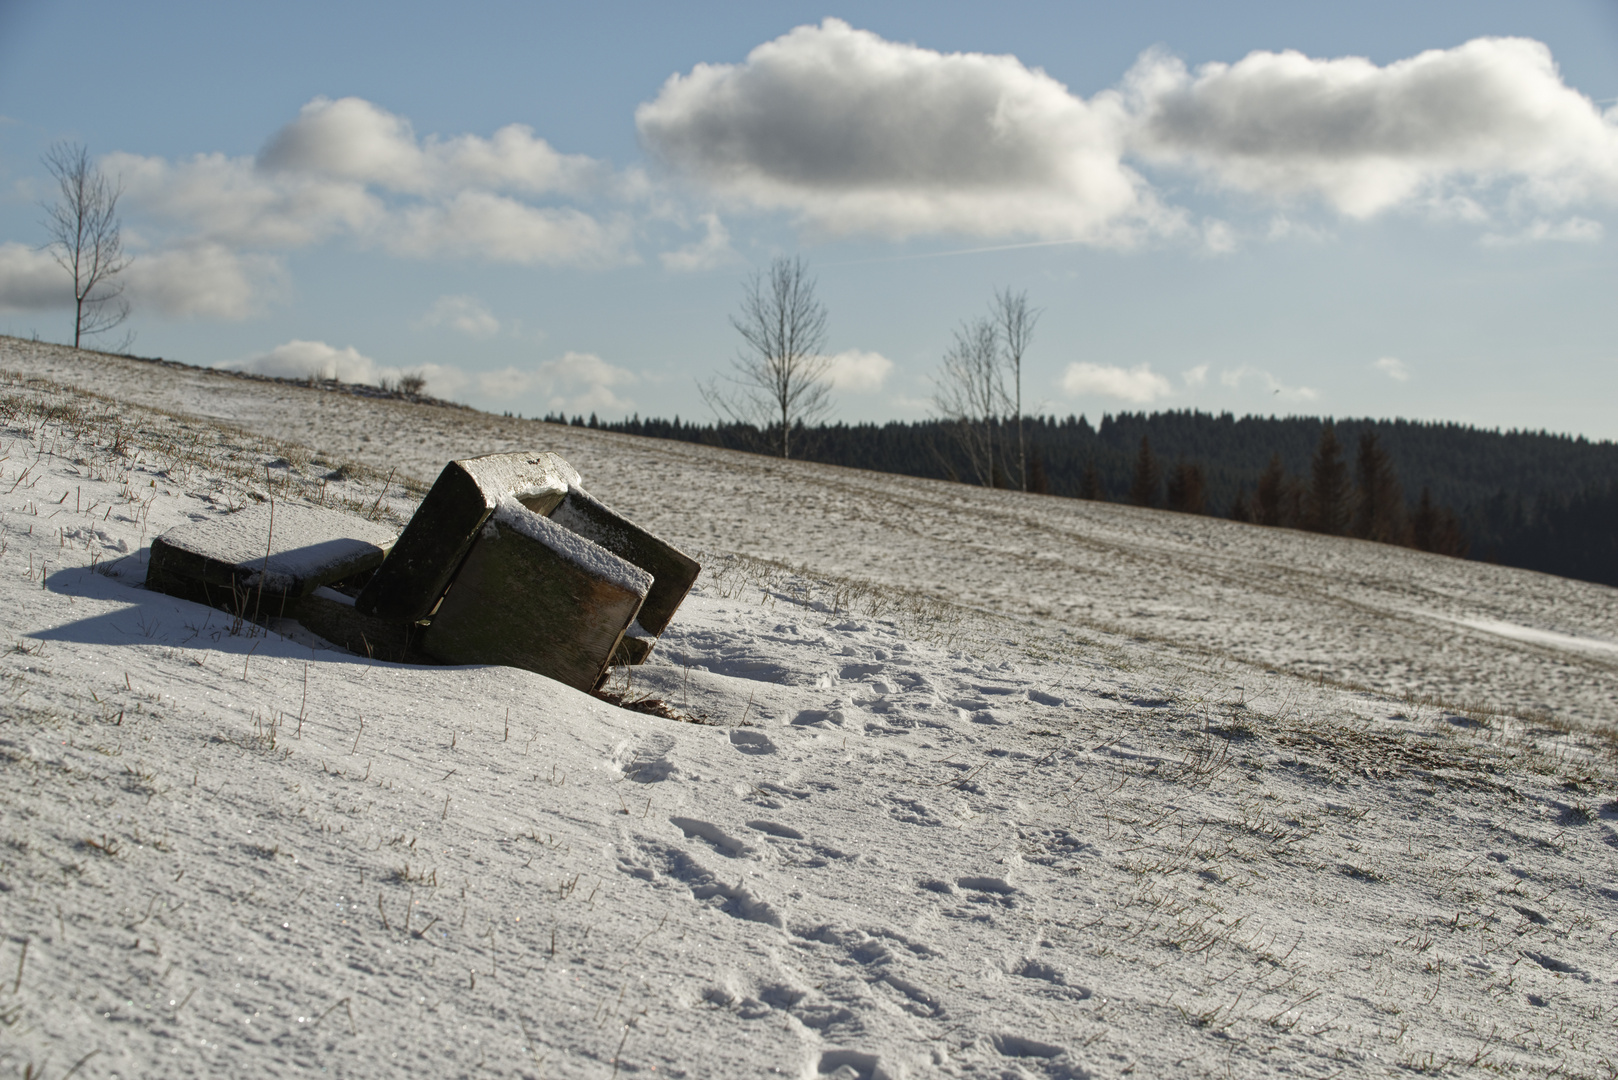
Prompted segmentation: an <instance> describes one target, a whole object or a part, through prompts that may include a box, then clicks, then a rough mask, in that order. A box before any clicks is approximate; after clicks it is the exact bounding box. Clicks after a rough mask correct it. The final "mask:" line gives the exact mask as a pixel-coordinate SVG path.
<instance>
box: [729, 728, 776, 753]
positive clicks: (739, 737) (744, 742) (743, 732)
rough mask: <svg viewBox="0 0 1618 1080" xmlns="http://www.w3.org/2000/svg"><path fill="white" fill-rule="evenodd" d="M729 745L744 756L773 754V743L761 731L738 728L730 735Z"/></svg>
mask: <svg viewBox="0 0 1618 1080" xmlns="http://www.w3.org/2000/svg"><path fill="white" fill-rule="evenodd" d="M730 745H732V746H734V747H735V748H736V749H738V750H740V751H741V752H742V753H744V754H773V753H775V743H774V741H772V740H771V739H770V737H769V736H768V735H766V734H764V733H763V732H762V731H748V730H747V729H746V728H740V729H737V730H736V731H732V732H731V733H730Z"/></svg>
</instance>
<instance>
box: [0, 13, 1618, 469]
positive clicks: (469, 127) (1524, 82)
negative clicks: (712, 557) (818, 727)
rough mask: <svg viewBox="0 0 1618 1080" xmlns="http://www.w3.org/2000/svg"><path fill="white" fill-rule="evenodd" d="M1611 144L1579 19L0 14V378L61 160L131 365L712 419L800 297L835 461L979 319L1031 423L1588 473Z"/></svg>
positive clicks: (34, 287) (1610, 89) (1600, 35)
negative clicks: (1319, 436)
mask: <svg viewBox="0 0 1618 1080" xmlns="http://www.w3.org/2000/svg"><path fill="white" fill-rule="evenodd" d="M828 20H831V21H828ZM64 57H70V58H71V59H70V60H64ZM704 65H705V66H704ZM1207 65H1214V66H1211V67H1210V66H1207ZM675 77H677V78H675ZM671 78H672V79H674V81H672V82H671V81H670V80H671ZM1615 106H1618V5H1614V4H1611V3H1609V2H1605V0H1599V2H1598V0H1586V2H1577V3H1573V2H1568V3H1540V4H1535V5H1524V4H1518V3H1512V4H1491V3H1480V2H1468V3H1440V2H1435V3H1424V4H1421V5H1408V4H1378V3H1367V4H1358V5H1352V6H1348V5H1326V4H1297V3H1289V4H1220V5H1210V4H1205V3H1200V4H1192V3H1186V4H1169V3H1164V4H1150V3H1146V4H1133V5H1112V4H1072V3H1069V4H1016V5H1003V6H997V7H995V8H993V9H991V8H990V7H989V6H988V5H983V4H970V5H969V4H938V3H928V4H903V3H884V4H881V5H861V4H852V5H847V4H845V5H840V6H838V7H836V8H826V7H811V6H808V5H804V4H795V3H782V4H734V5H720V4H708V5H703V6H701V7H691V8H688V9H680V8H677V7H675V6H672V5H653V4H645V5H638V4H598V5H593V6H591V7H590V9H589V10H588V11H579V10H575V6H574V5H516V4H509V5H493V4H467V5H460V6H457V7H456V8H455V9H454V10H453V11H452V10H450V9H449V8H447V7H446V6H444V5H410V4H394V5H387V6H380V5H378V6H362V5H314V4H297V3H291V4H281V5H276V6H274V7H273V8H272V7H269V6H245V5H243V6H227V5H204V4H164V3H154V4H143V5H127V4H123V5H114V4H104V3H91V4H87V5H76V6H73V7H71V8H70V7H67V6H64V5H56V4H46V3H30V2H17V0H10V2H3V0H0V117H3V119H0V332H6V333H13V334H20V335H23V336H28V335H31V334H34V333H38V334H39V336H41V337H42V338H46V339H50V340H58V341H60V340H64V339H67V338H68V337H69V336H70V324H71V317H70V314H69V312H68V310H67V309H66V308H65V307H64V306H63V303H64V301H63V296H64V293H65V290H64V289H63V288H62V287H61V284H60V282H59V281H57V280H56V279H54V278H53V277H52V274H51V270H50V264H49V263H48V262H46V261H45V257H44V256H43V255H42V253H40V252H39V251H37V250H36V249H37V248H38V246H39V245H40V244H41V243H43V241H44V239H45V237H44V234H43V230H42V228H41V227H40V225H39V219H40V217H41V211H40V209H39V207H38V201H39V200H40V199H41V198H44V197H47V196H48V195H49V187H48V183H49V178H48V176H47V174H46V173H45V171H44V169H43V168H42V166H41V164H40V155H41V154H42V153H44V152H45V150H47V149H48V148H49V147H50V145H51V144H52V143H53V142H56V141H57V140H63V139H66V140H76V141H80V142H83V143H84V144H86V145H87V146H88V147H89V149H90V151H91V152H92V154H94V155H96V157H97V158H98V159H99V160H100V161H101V162H102V164H103V166H104V167H105V168H107V169H108V171H110V172H116V173H118V174H120V175H121V176H122V178H123V180H124V184H125V195H124V203H123V206H124V219H123V220H124V228H125V234H126V241H127V244H128V246H129V248H130V249H131V250H132V251H133V252H134V253H135V255H136V261H135V264H134V265H133V266H132V267H131V270H130V272H129V275H128V281H129V295H130V297H131V299H132V300H133V301H134V311H133V316H132V319H131V322H130V326H131V328H132V329H133V330H134V331H135V332H136V333H137V335H138V336H137V339H136V342H135V345H134V351H135V352H137V353H140V354H143V355H161V356H165V357H170V358H174V359H179V360H184V361H187V362H191V363H199V364H214V363H236V364H240V365H247V366H252V367H256V368H258V369H259V370H267V371H275V372H282V373H298V372H301V371H304V370H309V369H311V368H325V369H329V370H334V371H337V372H339V373H342V374H344V376H345V377H350V378H364V377H368V376H369V377H374V376H376V375H379V374H383V375H385V374H390V373H396V372H398V371H407V370H419V371H423V372H425V373H426V374H427V375H428V377H429V379H430V380H431V382H432V385H433V386H434V387H435V388H436V389H438V390H440V391H441V392H444V393H445V394H446V395H447V396H452V397H455V398H458V399H461V400H466V401H470V402H472V403H474V404H477V405H480V406H483V407H488V408H496V409H511V410H513V411H521V412H524V413H526V414H536V413H544V412H547V411H550V410H552V409H560V410H563V411H566V412H568V413H575V412H589V411H597V412H600V413H602V414H603V415H605V416H617V415H622V414H626V413H629V412H639V413H641V414H642V415H669V414H673V413H679V414H681V415H682V416H686V417H697V418H702V417H705V416H706V415H707V413H706V411H705V408H704V406H703V404H702V402H701V399H700V397H699V395H698V394H697V390H696V386H697V382H698V380H700V379H705V378H708V377H710V376H712V375H714V374H716V373H719V372H721V371H722V370H723V369H724V368H725V365H726V364H727V363H728V361H729V358H730V357H731V356H732V355H733V354H734V352H735V348H736V346H737V344H738V338H737V336H736V334H735V332H734V331H733V330H732V329H731V328H730V326H729V323H728V316H729V315H730V314H731V313H732V312H733V311H734V310H735V308H736V305H737V301H738V299H739V296H740V293H741V288H742V283H743V281H744V280H745V278H746V276H747V274H748V272H749V270H750V269H752V268H754V267H759V266H763V265H766V264H767V263H768V262H769V260H770V259H771V258H772V257H773V256H775V255H779V254H788V255H801V256H803V257H804V258H805V259H806V260H807V261H808V262H809V263H810V264H811V267H812V268H813V271H814V273H815V275H816V277H817V280H818V282H819V291H820V296H821V298H822V299H823V300H824V302H825V304H826V306H827V309H828V312H829V315H830V324H829V325H830V338H829V348H830V351H831V352H833V353H835V354H837V360H836V362H835V366H834V372H835V373H836V377H837V386H836V390H835V394H834V397H835V400H836V406H837V407H836V412H835V414H834V415H835V416H836V417H837V418H841V419H846V420H851V421H853V420H866V419H885V418H889V417H904V418H913V417H919V416H925V415H927V414H928V412H929V409H930V405H929V399H930V396H931V392H932V386H931V383H930V381H929V380H930V377H931V376H932V375H933V374H934V373H935V371H936V370H937V367H938V363H939V360H940V358H941V356H942V354H943V352H944V350H945V348H946V347H947V346H948V344H949V340H950V334H951V331H952V329H953V328H954V327H955V326H956V325H958V324H959V323H960V321H961V320H962V319H964V318H969V317H972V316H975V315H977V314H979V313H980V312H981V311H982V310H983V309H984V307H985V305H986V303H987V301H988V300H989V298H990V295H991V294H992V292H993V291H994V290H995V289H997V288H1008V287H1009V288H1012V289H1016V290H1026V291H1027V293H1028V296H1029V299H1030V301H1031V302H1032V303H1034V304H1035V305H1036V306H1038V307H1040V308H1042V309H1043V317H1042V320H1041V322H1040V324H1039V328H1038V334H1037V337H1036V340H1035V344H1034V347H1033V349H1032V350H1031V351H1030V353H1029V356H1028V361H1027V371H1026V376H1025V390H1024V398H1025V401H1026V402H1027V403H1028V404H1029V405H1030V406H1031V407H1034V408H1037V409H1039V410H1041V411H1045V412H1049V413H1058V414H1062V415H1065V414H1067V413H1069V412H1082V413H1087V414H1088V415H1090V416H1091V417H1092V418H1093V417H1097V416H1098V415H1099V414H1100V413H1102V412H1105V411H1118V410H1121V409H1157V408H1186V407H1195V408H1201V409H1208V410H1222V409H1230V410H1232V411H1235V412H1237V413H1247V412H1258V413H1271V412H1275V413H1327V414H1333V415H1338V416H1347V415H1374V416H1407V417H1416V418H1429V419H1444V420H1457V421H1462V422H1467V423H1476V424H1482V425H1486V426H1502V427H1528V428H1536V429H1537V428H1542V427H1543V428H1549V429H1551V430H1556V431H1566V432H1573V433H1580V434H1585V435H1589V436H1592V437H1598V438H1614V437H1618V409H1614V408H1612V406H1611V402H1613V401H1618V334H1615V330H1618V325H1615V323H1618V319H1615V317H1614V315H1613V311H1614V310H1615V309H1618V305H1615V304H1614V303H1613V297H1612V293H1613V288H1614V284H1615V275H1614V257H1613V243H1614V230H1615V228H1618V215H1615V213H1614V211H1615V206H1618V111H1614V108H1615ZM513 125H515V126H513Z"/></svg>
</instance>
